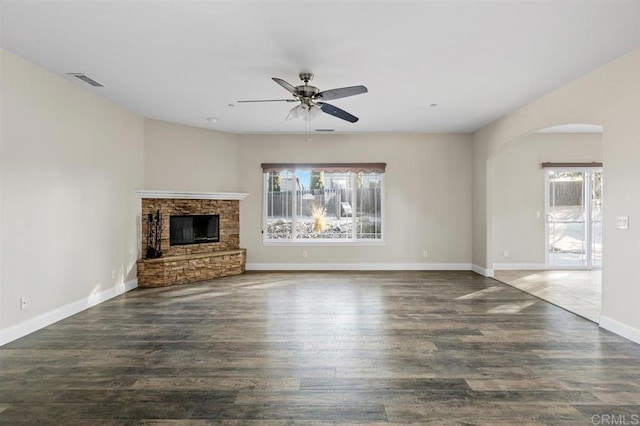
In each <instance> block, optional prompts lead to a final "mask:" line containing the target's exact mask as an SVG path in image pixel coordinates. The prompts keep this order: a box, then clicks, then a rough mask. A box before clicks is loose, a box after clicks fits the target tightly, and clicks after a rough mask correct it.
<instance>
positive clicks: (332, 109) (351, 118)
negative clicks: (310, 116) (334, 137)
mask: <svg viewBox="0 0 640 426" xmlns="http://www.w3.org/2000/svg"><path fill="white" fill-rule="evenodd" d="M316 105H319V106H320V109H321V110H322V111H323V112H326V113H327V114H329V115H333V116H334V117H338V118H341V119H343V120H345V121H348V122H349V123H355V122H356V121H358V117H356V116H355V115H351V114H349V113H348V112H347V111H345V110H343V109H340V108H338V107H337V106H333V105H331V104H327V103H324V102H317V103H316Z"/></svg>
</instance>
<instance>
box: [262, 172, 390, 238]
mask: <svg viewBox="0 0 640 426" xmlns="http://www.w3.org/2000/svg"><path fill="white" fill-rule="evenodd" d="M262 168H263V172H264V228H263V234H264V241H265V242H267V243H268V242H273V243H323V242H324V243H350V242H351V243H365V244H366V243H376V242H381V241H382V236H383V194H384V171H385V164H384V163H368V164H263V165H262Z"/></svg>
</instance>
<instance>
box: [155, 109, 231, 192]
mask: <svg viewBox="0 0 640 426" xmlns="http://www.w3.org/2000/svg"><path fill="white" fill-rule="evenodd" d="M238 152H239V146H238V136H237V135H233V134H229V133H222V132H216V131H213V130H207V129H199V128H196V127H189V126H182V125H179V124H173V123H167V122H164V121H157V120H145V157H144V171H145V173H144V181H145V182H144V186H145V189H164V190H182V191H205V192H206V191H225V192H234V191H237V190H238V173H239V172H240V170H239V168H238Z"/></svg>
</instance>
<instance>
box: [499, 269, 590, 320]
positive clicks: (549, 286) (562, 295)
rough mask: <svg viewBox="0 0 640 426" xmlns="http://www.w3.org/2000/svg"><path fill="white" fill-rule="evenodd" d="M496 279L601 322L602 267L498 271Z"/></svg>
mask: <svg viewBox="0 0 640 426" xmlns="http://www.w3.org/2000/svg"><path fill="white" fill-rule="evenodd" d="M494 278H495V279H497V280H498V281H501V282H503V283H505V284H509V285H511V286H513V287H515V288H518V289H520V290H523V291H526V292H527V293H529V294H532V295H534V296H536V297H539V298H540V299H543V300H546V301H547V302H550V303H553V304H554V305H557V306H559V307H561V308H563V309H566V310H567V311H569V312H573V313H574V314H577V315H580V316H581V317H584V318H586V319H588V320H590V321H593V322H595V323H597V322H598V321H599V318H600V303H601V298H602V271H600V270H594V271H496V272H495V277H494Z"/></svg>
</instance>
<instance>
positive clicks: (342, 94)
mask: <svg viewBox="0 0 640 426" xmlns="http://www.w3.org/2000/svg"><path fill="white" fill-rule="evenodd" d="M367 92H368V90H367V88H366V87H364V86H349V87H341V88H340V89H331V90H324V91H322V92H320V93H317V94H316V95H315V96H314V97H313V98H314V99H322V100H323V101H330V100H332V99H339V98H346V97H347V96H355V95H360V94H362V93H367Z"/></svg>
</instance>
